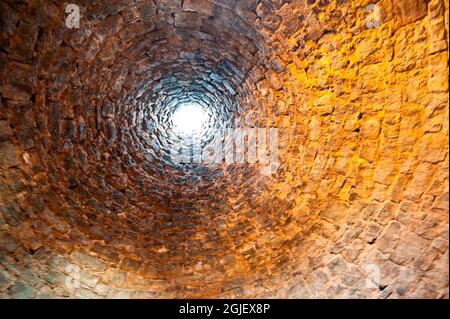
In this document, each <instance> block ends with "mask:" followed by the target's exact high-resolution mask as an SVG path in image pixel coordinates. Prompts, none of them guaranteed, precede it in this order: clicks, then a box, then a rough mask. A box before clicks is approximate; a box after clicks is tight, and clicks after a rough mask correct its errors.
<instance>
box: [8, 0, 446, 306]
mask: <svg viewBox="0 0 450 319" xmlns="http://www.w3.org/2000/svg"><path fill="white" fill-rule="evenodd" d="M73 4H75V5H77V6H78V8H79V9H80V19H79V28H69V27H68V26H67V20H66V19H67V18H68V15H69V14H70V13H69V12H68V11H66V9H67V7H66V6H67V5H68V3H63V2H59V1H48V0H20V1H13V0H0V72H1V83H0V85H1V86H0V94H1V100H0V298H214V297H216V298H219V297H220V298H227V297H230V298H256V297H258V298H318V297H319V298H412V297H418V298H448V262H449V256H448V240H449V239H448V34H449V33H448V9H449V5H448V0H416V1H407V0H401V1H400V0H398V1H393V0H382V1H378V2H377V3H376V5H374V6H371V3H370V1H362V0H355V1H342V0H330V1H303V0H302V1H300V0H291V1H290V0H184V1H183V0H109V1H104V0H102V1H100V0H99V1H88V0H76V1H75V0H74V1H73ZM186 103H195V104H196V105H200V106H201V107H202V108H203V109H204V110H205V112H206V113H207V115H208V121H207V123H204V127H205V128H204V130H203V131H202V132H203V133H202V134H203V143H204V144H205V145H210V144H211V143H213V140H214V137H215V136H216V135H217V132H218V131H220V130H221V129H224V128H230V127H238V128H277V129H278V131H279V135H278V143H277V145H278V160H279V162H278V166H277V167H276V170H275V172H273V174H263V173H261V171H260V169H259V167H258V163H253V164H248V163H226V162H225V161H223V162H222V161H221V162H220V163H176V162H174V161H173V160H172V158H171V151H173V149H174V147H175V145H178V144H177V143H178V141H179V136H178V135H177V134H175V133H174V132H173V130H171V124H170V119H171V118H172V116H173V114H174V112H175V110H176V109H177V107H178V106H179V105H182V104H186ZM183 143H184V142H183ZM202 145H203V144H202ZM227 152H230V150H229V149H225V153H227ZM192 153H193V155H195V153H196V150H195V149H194V150H193V151H192Z"/></svg>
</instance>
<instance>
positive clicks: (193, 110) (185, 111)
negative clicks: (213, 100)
mask: <svg viewBox="0 0 450 319" xmlns="http://www.w3.org/2000/svg"><path fill="white" fill-rule="evenodd" d="M208 118H209V116H208V114H207V113H206V112H205V110H204V109H203V107H201V106H200V105H198V104H196V103H187V104H183V105H180V106H179V107H178V108H177V110H176V111H175V113H174V114H173V118H172V123H173V127H174V129H175V130H176V131H177V132H179V133H182V134H187V135H191V134H194V133H198V132H200V131H201V130H202V128H203V126H204V125H205V124H206V123H207V122H208Z"/></svg>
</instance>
